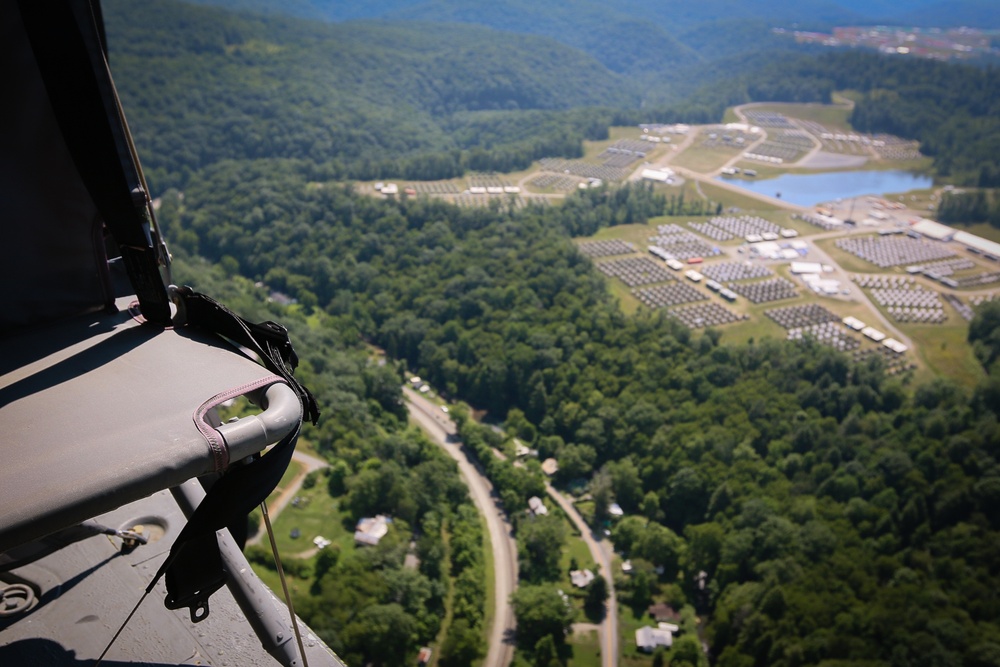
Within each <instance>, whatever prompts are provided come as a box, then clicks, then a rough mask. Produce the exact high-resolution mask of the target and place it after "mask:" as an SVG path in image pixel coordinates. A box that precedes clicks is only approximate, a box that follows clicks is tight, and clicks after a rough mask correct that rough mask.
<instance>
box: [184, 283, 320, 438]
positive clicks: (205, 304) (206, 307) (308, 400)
mask: <svg viewBox="0 0 1000 667" xmlns="http://www.w3.org/2000/svg"><path fill="white" fill-rule="evenodd" d="M175 293H176V294H177V295H178V296H179V297H180V301H181V304H180V305H181V308H182V317H183V318H184V319H185V320H186V323H187V324H188V325H190V326H196V327H200V328H203V329H207V330H208V331H211V332H213V333H216V334H219V335H221V336H225V337H226V338H228V339H230V340H232V341H233V342H235V343H237V344H239V345H242V346H243V347H245V348H247V349H249V350H251V351H253V352H254V353H256V354H257V356H258V357H260V359H261V362H262V363H263V364H264V366H265V367H266V368H267V369H268V370H270V371H271V372H272V373H275V374H276V375H280V376H281V377H282V378H283V379H284V380H285V381H286V382H287V383H288V385H289V386H290V387H291V388H292V389H293V390H294V391H295V393H296V394H298V396H299V399H300V400H301V401H302V407H303V409H304V414H305V416H306V417H307V418H308V419H309V421H310V422H311V423H312V424H314V425H315V424H316V422H317V421H319V408H318V406H317V405H316V399H315V398H313V395H312V394H311V393H310V392H309V390H308V389H306V388H305V387H304V386H303V385H302V383H301V382H299V381H298V380H297V379H295V377H294V376H293V375H292V372H293V371H294V370H295V368H296V367H297V366H298V365H299V358H298V356H297V355H296V354H295V349H294V348H293V347H292V342H291V340H289V338H288V329H286V328H285V327H283V326H281V325H280V324H278V323H276V322H262V323H260V324H254V323H252V322H249V321H247V320H245V319H243V318H242V317H240V316H239V315H237V314H236V313H234V312H233V311H231V310H230V309H229V308H227V307H226V306H224V305H222V304H221V303H219V302H218V301H216V300H215V299H213V298H212V297H210V296H207V295H205V294H201V293H199V292H195V291H194V290H192V289H191V288H190V287H178V288H176V291H175Z"/></svg>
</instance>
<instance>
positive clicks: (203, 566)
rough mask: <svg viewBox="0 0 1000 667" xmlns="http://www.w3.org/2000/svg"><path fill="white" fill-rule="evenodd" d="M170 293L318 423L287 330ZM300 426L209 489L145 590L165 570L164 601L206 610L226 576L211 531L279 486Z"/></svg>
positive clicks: (205, 299) (182, 291)
mask: <svg viewBox="0 0 1000 667" xmlns="http://www.w3.org/2000/svg"><path fill="white" fill-rule="evenodd" d="M174 293H175V295H176V296H177V298H178V308H179V311H180V313H181V314H182V316H183V317H184V318H185V319H186V325H187V326H194V327H199V328H202V329H206V330H208V331H211V332H213V333H215V334H217V335H221V336H224V337H226V338H229V339H230V340H232V341H233V342H235V343H238V344H239V345H242V346H244V347H245V348H247V349H249V350H251V351H253V352H254V353H256V354H257V355H258V356H259V357H260V360H261V362H262V363H263V364H264V366H265V367H266V368H268V370H270V371H271V372H273V373H275V374H276V375H279V376H280V377H282V378H283V379H284V380H285V381H286V382H287V383H288V385H289V386H290V387H291V388H292V389H293V390H294V391H295V393H296V395H297V396H298V397H299V401H300V405H301V406H302V410H303V413H304V414H307V415H308V416H309V417H310V419H311V420H312V422H313V423H314V424H315V423H316V420H318V419H319V409H318V408H317V405H316V400H315V399H314V398H313V396H312V394H311V393H310V392H309V390H308V389H306V388H305V387H304V386H303V385H302V383H300V382H299V381H298V380H296V379H295V378H294V377H293V376H292V371H293V370H294V369H295V366H297V365H298V357H297V355H296V354H295V350H294V349H293V348H292V343H291V341H290V340H289V338H288V331H287V329H285V328H284V327H283V326H281V325H280V324H276V323H275V322H264V323H262V324H253V323H251V322H248V321H247V320H245V319H243V318H242V317H240V316H238V315H236V314H235V313H234V312H233V311H231V310H230V309H229V308H226V307H225V306H224V305H222V304H221V303H219V302H218V301H216V300H215V299H213V298H211V297H209V296H206V295H204V294H200V293H198V292H195V291H194V290H192V289H191V288H190V287H180V288H176V290H175V292H174ZM301 427H302V426H301V422H300V423H299V424H298V425H297V426H296V428H295V430H294V431H293V432H292V433H290V434H289V435H288V436H286V437H285V438H283V439H282V440H281V441H280V442H279V443H278V444H277V445H275V446H274V447H272V448H271V449H270V450H269V451H268V452H267V453H266V454H264V455H263V456H260V457H258V458H256V459H254V460H253V461H251V462H250V463H247V464H246V465H242V466H235V467H233V468H231V469H230V470H229V471H227V472H226V473H224V474H223V475H222V476H221V477H220V478H219V479H218V480H217V481H216V482H215V483H214V484H213V485H212V487H211V488H210V489H209V491H208V493H207V494H206V495H205V498H204V499H203V500H202V501H201V504H199V505H198V507H197V509H195V511H194V512H193V513H192V515H191V517H190V518H189V519H188V522H187V525H185V526H184V528H183V529H182V530H181V532H180V534H179V535H178V536H177V540H176V541H175V542H174V545H173V547H171V549H170V555H169V556H168V558H167V560H166V561H165V562H164V563H163V566H162V567H161V568H160V570H159V572H157V575H156V577H154V579H153V581H152V582H151V583H150V585H149V588H148V589H147V590H152V587H153V586H154V585H155V584H156V581H157V580H158V579H159V578H160V576H162V575H164V574H166V584H167V598H166V600H165V601H164V602H165V604H166V606H167V607H169V608H171V609H176V608H180V607H188V608H189V609H190V610H191V620H192V621H194V622H197V621H200V620H202V619H203V618H205V616H207V615H208V598H209V596H211V594H212V593H213V592H215V591H216V590H217V589H218V588H219V586H221V585H222V583H223V582H224V581H225V575H224V573H223V571H222V564H221V563H222V561H221V558H220V557H219V544H218V541H217V539H216V537H215V531H217V530H221V529H222V528H225V527H226V526H230V525H234V524H236V523H237V522H240V521H245V520H246V516H247V514H249V513H250V511H251V510H252V509H253V508H254V507H256V506H258V505H260V503H262V502H263V501H264V500H265V499H266V498H267V496H268V494H270V492H271V491H272V490H273V489H274V488H275V487H276V486H277V485H278V483H279V482H280V481H281V476H282V475H283V474H284V473H285V469H286V468H287V467H288V462H289V461H290V460H291V458H292V452H294V451H295V442H296V440H297V439H298V436H299V432H300V431H301Z"/></svg>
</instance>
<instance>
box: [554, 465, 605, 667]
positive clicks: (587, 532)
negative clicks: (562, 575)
mask: <svg viewBox="0 0 1000 667" xmlns="http://www.w3.org/2000/svg"><path fill="white" fill-rule="evenodd" d="M545 491H546V492H547V493H548V494H549V497H550V498H552V500H554V501H556V502H557V503H558V504H559V507H561V508H562V509H563V511H564V512H566V516H568V517H569V518H570V520H571V521H572V522H573V524H574V525H575V526H576V528H577V530H579V531H580V537H582V538H583V541H584V542H585V543H586V544H587V548H588V549H590V555H591V557H592V558H593V559H594V562H595V563H597V565H598V568H599V569H600V571H601V576H602V577H604V580H605V581H607V582H608V602H607V604H606V605H605V606H606V609H605V614H604V620H603V621H601V624H600V625H599V626H598V630H599V631H600V635H601V665H602V667H616V665H617V664H618V598H617V597H616V596H615V580H614V576H612V571H611V555H610V553H609V549H607V548H606V543H605V542H604V541H603V540H602V539H601V538H600V536H597V535H595V534H594V532H593V531H592V530H591V529H590V526H588V525H587V524H586V522H585V521H584V520H583V517H582V516H580V513H579V512H578V511H577V510H576V507H574V505H573V503H571V502H570V501H569V500H568V499H567V498H566V497H565V496H564V495H563V494H561V493H559V492H558V491H556V490H555V489H554V488H553V487H552V485H551V484H549V483H548V482H546V483H545Z"/></svg>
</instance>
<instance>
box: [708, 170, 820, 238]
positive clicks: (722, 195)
mask: <svg viewBox="0 0 1000 667" xmlns="http://www.w3.org/2000/svg"><path fill="white" fill-rule="evenodd" d="M700 186H701V191H702V193H704V195H705V197H707V198H708V199H709V200H711V201H715V202H721V203H722V207H723V209H724V210H726V211H728V210H729V209H730V208H732V207H736V208H738V209H740V213H741V214H754V215H760V216H761V217H765V218H768V219H770V218H771V216H772V214H774V213H777V211H778V209H775V208H774V207H772V206H769V205H768V203H767V202H765V201H762V200H760V199H757V198H756V197H753V196H751V195H744V194H740V193H738V192H732V191H731V190H727V189H726V188H723V187H720V186H718V185H712V184H711V183H705V182H704V181H702V182H701V183H700ZM786 226H787V225H786ZM813 229H815V227H814V228H813Z"/></svg>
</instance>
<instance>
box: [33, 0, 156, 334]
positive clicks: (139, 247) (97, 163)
mask: <svg viewBox="0 0 1000 667" xmlns="http://www.w3.org/2000/svg"><path fill="white" fill-rule="evenodd" d="M74 7H75V9H76V12H75V11H74ZM18 9H19V10H20V13H21V19H22V21H23V22H24V27H25V31H26V32H27V35H28V38H29V40H30V42H31V48H32V51H33V52H34V55H35V60H36V62H37V63H38V69H39V71H40V72H41V75H42V79H43V81H44V83H45V89H46V91H47V92H48V96H49V101H50V102H51V103H52V109H53V111H54V112H55V116H56V119H57V121H58V123H59V128H60V130H61V132H62V136H63V139H64V140H65V142H66V146H67V148H68V149H69V152H70V155H71V156H72V158H73V163H74V164H75V165H76V168H77V171H78V172H79V174H80V178H81V180H82V181H83V183H84V185H85V186H86V188H87V191H88V192H89V193H90V196H91V198H92V199H93V200H94V204H95V205H96V206H97V210H98V211H100V214H101V218H102V219H103V220H104V223H105V224H106V225H107V226H108V228H109V229H110V230H111V233H112V235H113V236H114V237H115V240H116V241H117V242H118V244H119V246H121V250H122V258H123V260H124V263H125V267H126V269H127V270H128V274H129V279H130V280H131V282H132V287H133V288H134V289H135V292H136V296H137V297H138V299H139V306H140V308H141V309H142V314H143V316H144V317H145V318H146V319H147V320H149V321H150V322H155V323H157V324H161V325H165V324H168V323H169V322H170V304H169V300H168V298H167V292H166V288H165V287H164V285H163V281H162V279H161V278H160V274H159V262H158V251H157V249H156V247H155V246H154V245H153V243H152V240H151V238H150V236H149V229H148V220H147V219H146V212H145V206H144V204H145V193H142V192H139V193H137V194H139V195H141V201H135V200H134V199H133V194H132V191H133V189H135V188H137V187H138V186H139V177H138V172H137V171H136V168H135V165H133V164H132V163H131V159H128V160H126V159H125V158H123V157H122V156H125V155H128V150H127V147H126V146H125V145H123V144H124V143H125V140H124V136H125V134H124V129H123V125H122V122H121V118H120V116H119V114H118V109H117V104H116V103H115V102H114V100H113V85H112V83H111V77H110V75H109V74H108V71H107V67H106V65H105V64H104V58H103V53H100V51H101V46H102V44H101V36H100V34H98V33H97V27H96V23H95V22H94V17H93V13H92V9H91V6H90V3H89V2H87V1H86V0H76V2H38V1H37V0H18ZM80 15H83V16H87V17H88V19H89V20H81V19H78V16H80ZM81 23H83V25H81ZM82 30H87V31H88V33H89V32H94V33H95V34H93V35H91V42H92V43H93V44H94V45H95V48H96V50H97V51H98V52H99V53H91V49H90V48H88V41H87V39H86V38H85V36H84V34H83V32H82ZM109 97H110V98H111V99H108V98H109Z"/></svg>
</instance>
